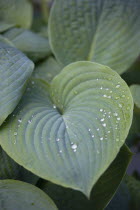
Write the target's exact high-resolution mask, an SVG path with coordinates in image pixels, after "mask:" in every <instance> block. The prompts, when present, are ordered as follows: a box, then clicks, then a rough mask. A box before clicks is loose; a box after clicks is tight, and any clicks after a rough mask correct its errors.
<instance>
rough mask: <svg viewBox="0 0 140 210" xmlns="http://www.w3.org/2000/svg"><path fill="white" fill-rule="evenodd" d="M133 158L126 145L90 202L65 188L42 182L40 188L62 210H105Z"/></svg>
mask: <svg viewBox="0 0 140 210" xmlns="http://www.w3.org/2000/svg"><path fill="white" fill-rule="evenodd" d="M131 156H132V154H131V152H130V150H129V149H128V148H127V146H126V145H124V146H123V147H122V148H121V150H120V152H119V154H118V155H117V157H116V159H115V160H114V161H113V162H112V164H111V165H110V167H109V168H108V169H107V170H106V171H105V173H104V174H103V175H102V176H101V178H100V179H99V180H98V181H97V183H96V184H95V186H94V187H93V189H92V192H91V197H90V200H88V199H87V198H86V197H85V196H84V195H83V194H81V193H80V192H78V191H74V190H71V189H67V188H63V187H61V186H58V185H55V184H53V183H50V182H42V184H41V186H40V187H41V189H42V190H43V191H44V192H46V193H47V194H48V195H49V196H50V197H51V198H52V199H53V200H54V201H55V203H56V205H57V206H58V208H59V209H61V210H71V209H72V210H86V209H88V210H101V209H104V208H105V206H106V205H107V204H108V202H109V201H110V200H111V198H112V196H113V195H114V193H115V191H116V189H117V188H118V185H119V184H120V182H121V180H122V177H123V176H124V174H125V171H126V168H127V166H128V164H129V162H130V160H131ZM122 160H123V161H122ZM121 186H122V185H121ZM121 189H122V187H121ZM121 193H122V192H121ZM115 197H116V195H115ZM123 198H124V197H123ZM100 201H102V202H100ZM118 209H119V208H118Z"/></svg>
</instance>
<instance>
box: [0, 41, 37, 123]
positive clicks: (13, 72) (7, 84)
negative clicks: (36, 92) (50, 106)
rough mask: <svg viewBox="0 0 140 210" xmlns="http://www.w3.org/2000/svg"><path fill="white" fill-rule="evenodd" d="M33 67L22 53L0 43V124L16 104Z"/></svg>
mask: <svg viewBox="0 0 140 210" xmlns="http://www.w3.org/2000/svg"><path fill="white" fill-rule="evenodd" d="M33 67H34V64H33V63H32V61H30V60H29V59H28V58H27V57H26V56H25V55H24V54H23V53H21V52H20V51H18V50H17V49H15V48H13V47H11V46H8V45H6V44H2V43H0V125H1V124H2V123H3V121H4V120H5V119H6V118H7V116H8V115H9V114H11V112H12V111H13V110H14V108H15V107H16V105H17V104H18V102H19V100H20V98H21V96H22V95H23V92H24V90H25V86H26V81H27V80H28V78H29V77H30V75H31V73H32V71H33Z"/></svg>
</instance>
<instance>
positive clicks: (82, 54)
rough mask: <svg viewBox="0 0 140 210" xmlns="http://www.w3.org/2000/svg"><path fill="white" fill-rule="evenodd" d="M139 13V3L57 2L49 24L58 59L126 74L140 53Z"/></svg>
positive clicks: (136, 0) (121, 0)
mask: <svg viewBox="0 0 140 210" xmlns="http://www.w3.org/2000/svg"><path fill="white" fill-rule="evenodd" d="M139 11H140V1H139V0H119V1H117V0H108V1H106V0H100V1H98V0H97V1H94V0H69V1H66V0H59V1H57V0H56V1H55V2H54V5H53V8H52V11H51V16H50V21H49V38H50V41H51V46H52V50H53V52H54V54H55V56H56V58H57V59H58V60H59V61H60V62H61V63H63V64H65V65H66V64H69V63H71V62H74V61H80V60H89V61H95V62H98V63H101V64H104V65H107V66H109V67H111V68H112V69H114V70H116V71H117V72H118V73H122V72H124V71H126V70H127V68H128V67H129V66H130V65H131V64H132V63H133V62H134V60H135V59H136V58H137V56H138V55H139V53H140V38H139V37H140V15H139Z"/></svg>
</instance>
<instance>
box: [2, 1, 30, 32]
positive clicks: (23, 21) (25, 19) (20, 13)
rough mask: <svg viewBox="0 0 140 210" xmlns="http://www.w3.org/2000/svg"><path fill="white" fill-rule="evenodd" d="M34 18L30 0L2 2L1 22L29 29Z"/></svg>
mask: <svg viewBox="0 0 140 210" xmlns="http://www.w3.org/2000/svg"><path fill="white" fill-rule="evenodd" d="M32 16H33V8H32V5H31V3H30V2H29V1H28V0H0V21H3V22H5V23H7V24H10V23H11V24H14V25H16V26H20V27H23V28H29V27H30V26H31V23H32Z"/></svg>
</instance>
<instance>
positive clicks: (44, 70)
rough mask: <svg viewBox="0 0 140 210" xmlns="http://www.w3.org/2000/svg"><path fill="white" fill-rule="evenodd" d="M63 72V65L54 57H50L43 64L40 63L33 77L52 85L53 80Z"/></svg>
mask: <svg viewBox="0 0 140 210" xmlns="http://www.w3.org/2000/svg"><path fill="white" fill-rule="evenodd" d="M61 70H62V67H61V65H60V64H59V63H58V62H57V61H56V60H55V58H53V57H49V58H47V59H46V60H44V61H43V62H41V63H39V64H38V65H37V66H36V68H35V70H34V72H33V77H35V78H38V79H43V80H45V81H46V82H48V83H50V82H51V81H52V79H53V78H54V77H55V76H56V75H57V74H59V73H60V71H61Z"/></svg>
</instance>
